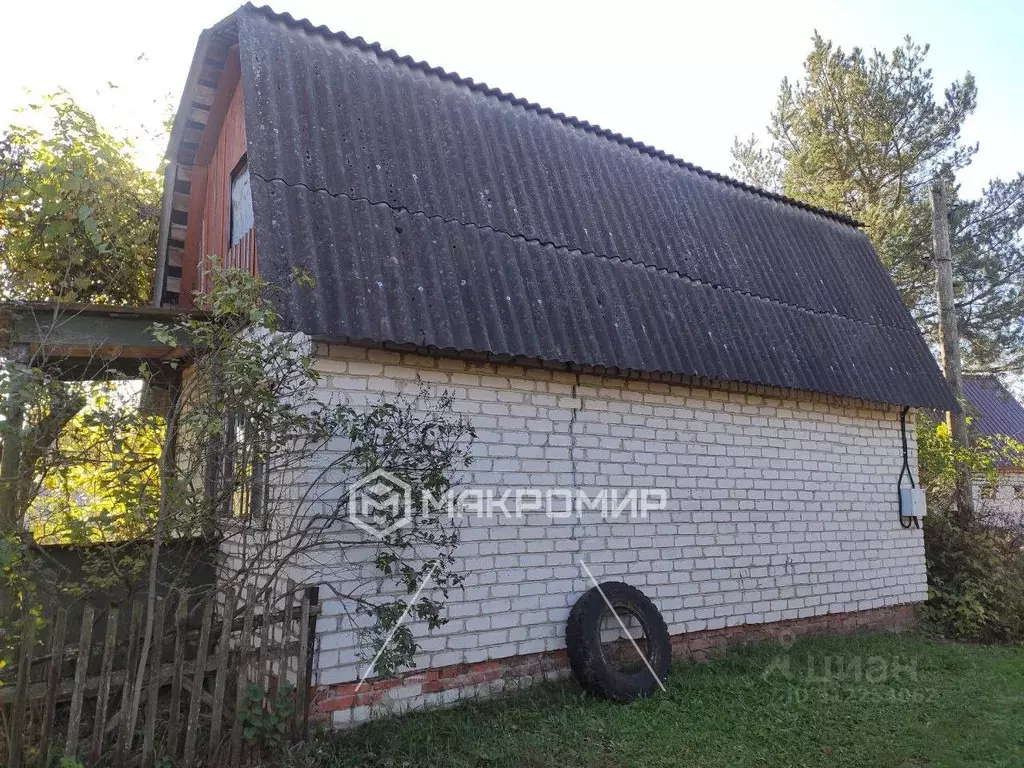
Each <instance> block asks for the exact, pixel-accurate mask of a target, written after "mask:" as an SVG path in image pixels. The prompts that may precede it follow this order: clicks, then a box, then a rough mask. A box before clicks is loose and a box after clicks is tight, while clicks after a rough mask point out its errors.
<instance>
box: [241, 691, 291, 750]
mask: <svg viewBox="0 0 1024 768" xmlns="http://www.w3.org/2000/svg"><path fill="white" fill-rule="evenodd" d="M294 714H295V687H294V686H292V685H288V684H284V685H282V686H280V687H279V688H278V689H277V691H276V692H274V693H273V694H269V693H267V692H266V691H265V690H264V689H263V686H260V685H257V684H256V683H250V684H249V686H248V687H247V688H246V689H245V698H244V699H243V700H242V706H241V707H240V708H239V710H238V720H239V722H241V724H242V738H243V739H245V740H246V741H248V742H251V743H253V744H256V745H257V746H259V747H260V748H261V749H263V750H265V751H267V752H270V753H272V754H279V753H280V752H281V751H282V749H283V748H284V746H285V744H286V743H287V740H288V723H289V722H290V721H291V718H292V716H293V715H294Z"/></svg>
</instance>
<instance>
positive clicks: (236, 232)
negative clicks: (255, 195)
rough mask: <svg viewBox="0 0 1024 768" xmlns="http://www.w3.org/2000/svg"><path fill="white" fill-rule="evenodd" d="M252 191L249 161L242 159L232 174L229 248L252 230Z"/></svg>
mask: <svg viewBox="0 0 1024 768" xmlns="http://www.w3.org/2000/svg"><path fill="white" fill-rule="evenodd" d="M252 224H253V216H252V190H251V189H250V187H249V161H248V160H247V159H246V158H244V157H243V158H242V162H240V163H239V164H238V168H236V169H235V172H234V173H232V174H231V233H230V237H229V239H228V246H229V247H230V246H233V245H234V244H235V243H237V242H238V241H239V240H241V239H242V236H243V235H245V233H246V232H248V231H249V230H250V229H252Z"/></svg>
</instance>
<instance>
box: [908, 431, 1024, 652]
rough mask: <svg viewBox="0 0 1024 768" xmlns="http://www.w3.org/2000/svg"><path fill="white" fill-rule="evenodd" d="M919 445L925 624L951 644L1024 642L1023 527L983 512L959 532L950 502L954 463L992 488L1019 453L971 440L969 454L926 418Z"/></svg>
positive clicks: (1008, 447) (1012, 447) (1004, 446)
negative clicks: (924, 505) (1000, 467)
mask: <svg viewBox="0 0 1024 768" xmlns="http://www.w3.org/2000/svg"><path fill="white" fill-rule="evenodd" d="M918 446H919V450H920V465H921V481H922V484H923V485H924V487H925V488H926V490H927V493H928V516H927V517H926V518H925V523H924V540H925V556H926V559H927V564H928V601H927V603H926V604H925V607H924V616H925V619H926V620H927V621H929V622H930V623H931V624H932V625H933V626H934V627H935V628H936V629H937V630H938V631H940V632H941V633H942V634H943V635H945V636H947V637H950V638H952V639H956V640H970V641H975V642H1004V643H1006V642H1009V643H1016V642H1024V535H1022V534H1024V528H1022V523H1024V521H1021V523H1018V524H1016V525H1014V524H1013V523H1012V521H1009V520H1007V519H1006V518H1005V517H1002V518H993V517H990V516H989V515H988V514H987V513H986V510H985V508H984V507H983V506H982V507H980V508H979V509H977V510H976V514H975V519H974V520H973V522H972V523H971V524H970V525H969V526H967V527H964V526H962V525H961V524H960V522H959V520H958V518H957V515H956V506H955V501H954V498H955V497H954V487H955V465H956V462H957V461H962V462H964V463H965V464H967V465H968V466H969V467H970V469H971V473H972V477H973V478H974V479H975V480H978V481H982V482H995V481H996V480H997V475H996V466H997V461H998V460H999V459H1000V458H1005V457H1007V456H1013V457H1015V456H1019V447H1020V446H1017V445H1010V444H1008V442H1007V441H1002V442H1000V443H998V444H995V443H993V442H991V441H987V440H976V441H975V443H974V444H973V445H972V446H971V447H970V448H969V449H963V448H957V447H956V446H955V445H954V444H953V441H952V440H951V439H950V435H949V431H948V429H947V428H946V425H945V424H934V423H931V422H930V421H928V420H927V419H924V418H922V419H919V423H918Z"/></svg>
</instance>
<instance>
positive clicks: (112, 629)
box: [88, 605, 121, 765]
mask: <svg viewBox="0 0 1024 768" xmlns="http://www.w3.org/2000/svg"><path fill="white" fill-rule="evenodd" d="M120 615H121V612H120V609H119V608H118V607H117V606H116V605H111V606H110V607H109V608H108V609H107V634H106V637H105V639H104V640H103V661H102V662H100V690H99V694H98V696H97V698H96V715H95V717H94V718H93V722H94V725H93V729H92V741H91V742H90V746H89V756H88V763H89V764H90V765H95V764H96V763H98V762H99V761H100V757H102V756H103V737H104V734H105V733H106V729H107V705H108V704H109V703H110V678H111V676H112V675H113V674H114V652H115V650H116V647H117V625H118V622H119V621H120Z"/></svg>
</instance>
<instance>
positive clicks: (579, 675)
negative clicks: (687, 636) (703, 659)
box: [565, 581, 672, 701]
mask: <svg viewBox="0 0 1024 768" xmlns="http://www.w3.org/2000/svg"><path fill="white" fill-rule="evenodd" d="M601 592H604V596H605V597H607V599H608V602H609V603H611V605H612V606H613V607H614V608H615V610H616V613H619V612H625V613H628V614H630V615H631V616H633V617H634V618H635V619H636V620H637V621H638V622H639V624H640V626H641V627H642V629H643V634H644V642H640V643H639V645H640V649H641V650H642V651H643V652H644V654H645V655H646V656H647V660H648V662H650V665H651V669H653V670H654V673H655V675H657V677H658V680H655V679H654V677H653V676H652V675H651V671H650V670H649V669H647V667H646V665H644V664H643V663H640V664H639V667H640V668H639V669H638V670H636V671H634V672H625V671H622V670H620V669H618V668H617V667H616V666H615V665H614V664H613V663H612V662H611V661H610V660H608V659H606V658H605V653H604V647H603V646H602V643H601V624H602V620H603V619H604V618H605V616H606V615H607V614H608V613H609V611H608V605H607V603H605V597H602V595H601ZM565 645H566V648H567V651H568V655H569V667H570V669H571V670H572V673H573V676H574V677H575V678H576V680H577V682H579V684H580V685H581V686H582V687H583V688H584V689H585V690H587V691H589V692H591V693H593V694H594V695H596V696H601V697H603V698H606V699H611V700H613V701H634V700H635V699H639V698H643V697H645V696H650V695H651V694H653V693H655V692H656V691H657V690H658V689H659V688H660V685H659V682H658V681H659V680H660V681H664V680H665V679H667V678H668V670H669V664H670V662H671V655H672V644H671V641H670V640H669V635H668V627H666V626H665V620H664V619H662V617H661V614H660V613H659V612H658V609H657V608H655V607H654V603H652V602H651V601H650V600H649V599H648V598H647V596H646V595H645V594H644V593H643V592H641V591H640V590H639V589H637V588H636V587H631V586H629V584H623V583H622V582H621V581H606V582H604V583H603V584H601V585H600V587H594V588H592V589H590V590H588V591H587V592H586V594H584V595H583V597H581V598H580V599H579V600H577V601H576V605H574V606H573V607H572V611H571V612H570V613H569V622H568V624H566V627H565Z"/></svg>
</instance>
